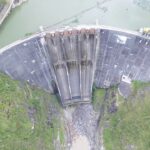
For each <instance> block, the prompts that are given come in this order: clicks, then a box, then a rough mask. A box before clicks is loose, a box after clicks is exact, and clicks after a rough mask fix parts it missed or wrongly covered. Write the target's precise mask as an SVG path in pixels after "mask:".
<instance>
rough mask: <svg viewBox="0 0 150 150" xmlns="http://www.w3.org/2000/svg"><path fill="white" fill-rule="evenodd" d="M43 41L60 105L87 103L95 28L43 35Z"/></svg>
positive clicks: (89, 91)
mask: <svg viewBox="0 0 150 150" xmlns="http://www.w3.org/2000/svg"><path fill="white" fill-rule="evenodd" d="M45 39H46V43H47V46H48V50H49V54H50V60H51V64H52V66H53V70H54V73H55V79H56V85H57V88H58V90H59V94H60V98H61V101H62V104H63V105H64V106H67V105H71V104H74V103H89V102H91V98H92V88H91V87H92V85H93V78H94V64H95V52H96V50H95V48H96V46H95V44H96V42H95V41H96V36H95V29H90V30H87V29H81V30H77V29H72V30H69V31H68V30H64V31H61V32H55V33H53V34H51V33H47V35H46V36H45Z"/></svg>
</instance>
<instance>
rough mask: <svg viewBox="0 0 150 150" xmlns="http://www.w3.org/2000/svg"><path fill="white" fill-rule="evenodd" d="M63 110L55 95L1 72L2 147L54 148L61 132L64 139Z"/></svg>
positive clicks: (7, 149)
mask: <svg viewBox="0 0 150 150" xmlns="http://www.w3.org/2000/svg"><path fill="white" fill-rule="evenodd" d="M61 111H62V109H61V107H60V106H59V103H58V101H57V98H56V97H55V96H54V95H50V94H49V93H47V92H44V91H42V90H40V89H37V88H33V87H30V86H29V85H27V84H26V85H22V86H20V83H19V82H17V81H13V80H11V79H10V78H9V77H7V76H6V75H3V74H0V149H1V150H41V149H42V150H47V149H50V150H53V149H55V144H54V143H56V141H57V140H56V139H57V137H58V134H59V136H60V143H61V144H63V143H64V124H63V121H62V120H61V119H60V118H61V117H60V115H61V114H62V112H61ZM48 117H49V123H48ZM33 120H34V122H33ZM33 124H34V129H33V128H32V127H33Z"/></svg>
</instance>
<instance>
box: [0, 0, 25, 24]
mask: <svg viewBox="0 0 150 150" xmlns="http://www.w3.org/2000/svg"><path fill="white" fill-rule="evenodd" d="M26 1H27V0H10V1H9V2H7V3H5V4H2V5H3V6H2V7H1V8H2V9H1V11H0V25H1V24H2V23H3V22H4V20H5V19H6V17H7V16H8V15H9V13H10V12H11V10H12V9H13V8H16V7H18V6H20V5H21V4H22V3H24V2H26Z"/></svg>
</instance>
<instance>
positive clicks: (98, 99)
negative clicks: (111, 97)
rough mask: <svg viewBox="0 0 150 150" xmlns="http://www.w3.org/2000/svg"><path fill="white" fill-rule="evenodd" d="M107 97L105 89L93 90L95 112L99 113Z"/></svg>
mask: <svg viewBox="0 0 150 150" xmlns="http://www.w3.org/2000/svg"><path fill="white" fill-rule="evenodd" d="M104 97H105V89H97V88H96V87H94V88H93V107H94V109H95V111H99V109H100V107H101V104H102V102H103V100H104Z"/></svg>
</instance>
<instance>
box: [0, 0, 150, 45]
mask: <svg viewBox="0 0 150 150" xmlns="http://www.w3.org/2000/svg"><path fill="white" fill-rule="evenodd" d="M102 1H103V0H28V1H27V2H26V3H24V4H22V6H20V7H18V8H16V9H14V10H13V11H12V12H11V14H10V15H9V16H8V17H7V18H6V20H5V21H4V23H3V24H2V26H1V27H0V47H3V46H5V45H7V44H9V43H11V42H13V41H15V40H18V39H21V38H24V37H25V36H26V35H27V34H29V33H34V32H37V31H38V30H39V26H41V25H43V26H45V27H46V26H50V27H52V28H53V27H58V26H64V25H77V24H95V22H96V20H98V22H99V24H103V25H109V26H115V27H119V28H125V29H133V30H135V29H138V28H140V27H145V26H150V19H149V18H150V11H149V10H148V9H146V6H145V7H143V5H142V4H140V6H139V5H137V4H135V3H134V2H133V1H140V0H105V1H104V3H103V4H102V3H101V2H102ZM141 1H142V0H141ZM141 5H142V6H141ZM145 5H146V4H145Z"/></svg>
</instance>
